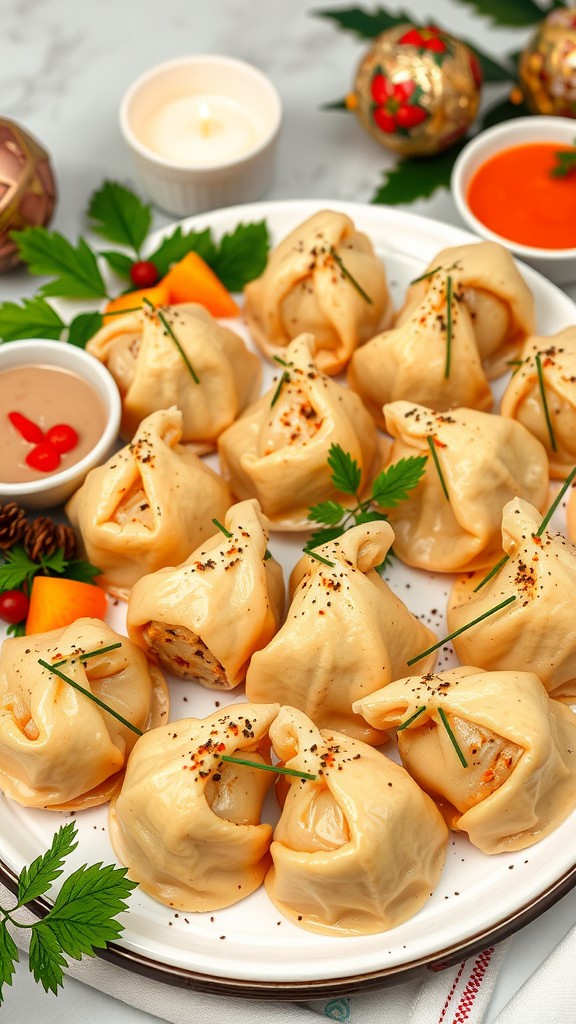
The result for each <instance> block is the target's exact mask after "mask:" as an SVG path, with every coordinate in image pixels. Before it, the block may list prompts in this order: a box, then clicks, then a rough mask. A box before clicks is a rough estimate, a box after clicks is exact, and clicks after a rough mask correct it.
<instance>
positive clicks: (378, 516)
mask: <svg viewBox="0 0 576 1024" xmlns="http://www.w3.org/2000/svg"><path fill="white" fill-rule="evenodd" d="M382 522H386V516H385V515H384V513H383V512H376V511H373V510H371V509H361V511H360V512H355V513H354V526H361V525H362V524H363V523H382Z"/></svg>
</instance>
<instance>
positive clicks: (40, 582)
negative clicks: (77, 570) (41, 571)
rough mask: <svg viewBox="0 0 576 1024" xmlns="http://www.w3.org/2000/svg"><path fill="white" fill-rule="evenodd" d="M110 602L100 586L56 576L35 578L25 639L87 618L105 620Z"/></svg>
mask: <svg viewBox="0 0 576 1024" xmlns="http://www.w3.org/2000/svg"><path fill="white" fill-rule="evenodd" d="M107 607H108V601H107V598H106V593H105V591H104V590H102V588H101V587H97V586H94V585H93V584H92V583H80V582H79V581H78V580H67V579H60V578H59V577H57V576H35V577H34V581H33V583H32V591H31V594H30V610H29V612H28V618H27V619H26V636H30V635H31V634H32V633H45V632H47V631H48V630H50V629H59V628H60V627H62V626H69V625H70V624H71V623H72V622H75V621H76V619H80V618H82V617H83V616H88V617H89V618H93V619H103V618H104V616H105V615H106V609H107Z"/></svg>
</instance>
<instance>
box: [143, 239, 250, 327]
mask: <svg viewBox="0 0 576 1024" xmlns="http://www.w3.org/2000/svg"><path fill="white" fill-rule="evenodd" d="M161 284H164V285H166V287H167V288H168V294H169V302H170V303H171V304H174V305H176V304H178V303H180V302H199V303H200V304H201V305H202V306H205V307H206V309H207V310H208V312H209V313H212V316H221V317H225V316H239V314H240V309H239V307H238V306H237V305H236V303H235V302H234V299H233V298H232V296H231V294H230V292H229V291H228V289H227V288H225V287H224V285H223V284H222V282H221V281H220V280H219V279H218V278H217V277H216V274H215V273H214V271H213V270H211V269H210V267H209V266H208V264H207V263H206V262H205V260H203V259H202V257H201V256H199V255H198V253H197V252H189V253H187V254H186V256H184V257H183V258H182V259H181V260H179V262H178V263H174V265H173V266H172V267H171V268H170V270H169V271H168V273H167V274H166V276H165V277H163V278H162V281H161Z"/></svg>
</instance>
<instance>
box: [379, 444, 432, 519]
mask: <svg viewBox="0 0 576 1024" xmlns="http://www.w3.org/2000/svg"><path fill="white" fill-rule="evenodd" d="M427 461H428V457H427V456H426V455H411V456H410V457H409V458H408V459H399V461H398V462H394V463H393V464H392V465H391V466H388V469H384V470H382V472H381V473H378V476H377V477H375V479H374V481H373V483H372V501H373V502H374V504H375V505H379V506H381V507H382V508H395V507H396V505H398V504H399V503H400V502H401V501H405V500H406V498H407V497H408V495H409V493H410V491H412V490H414V488H415V487H416V486H417V484H418V483H419V481H420V480H421V478H422V476H423V474H424V471H425V469H426V463H427Z"/></svg>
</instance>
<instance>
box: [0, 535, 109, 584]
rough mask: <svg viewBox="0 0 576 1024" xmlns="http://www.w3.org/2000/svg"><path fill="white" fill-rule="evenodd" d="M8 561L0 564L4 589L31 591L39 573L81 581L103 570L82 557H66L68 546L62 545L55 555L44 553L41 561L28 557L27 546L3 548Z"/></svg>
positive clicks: (87, 581)
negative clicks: (65, 550) (25, 547)
mask: <svg viewBox="0 0 576 1024" xmlns="http://www.w3.org/2000/svg"><path fill="white" fill-rule="evenodd" d="M0 555H1V556H2V558H3V559H4V563H3V564H0V593H2V592H3V591H4V590H22V589H23V588H26V589H27V590H28V591H29V590H30V588H31V586H32V580H33V579H34V577H35V576H62V577H64V578H66V579H69V580H78V581H79V582H81V583H93V582H94V577H95V576H100V574H101V572H102V570H101V569H98V568H96V566H95V565H91V564H90V562H83V561H82V560H80V559H70V560H67V559H65V558H64V548H58V549H57V550H56V551H55V552H54V553H53V554H52V555H40V557H39V559H38V561H37V562H33V561H32V559H31V558H29V557H28V555H27V554H26V552H25V550H24V548H22V547H18V546H16V547H13V548H10V549H9V550H8V551H2V552H0Z"/></svg>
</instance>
